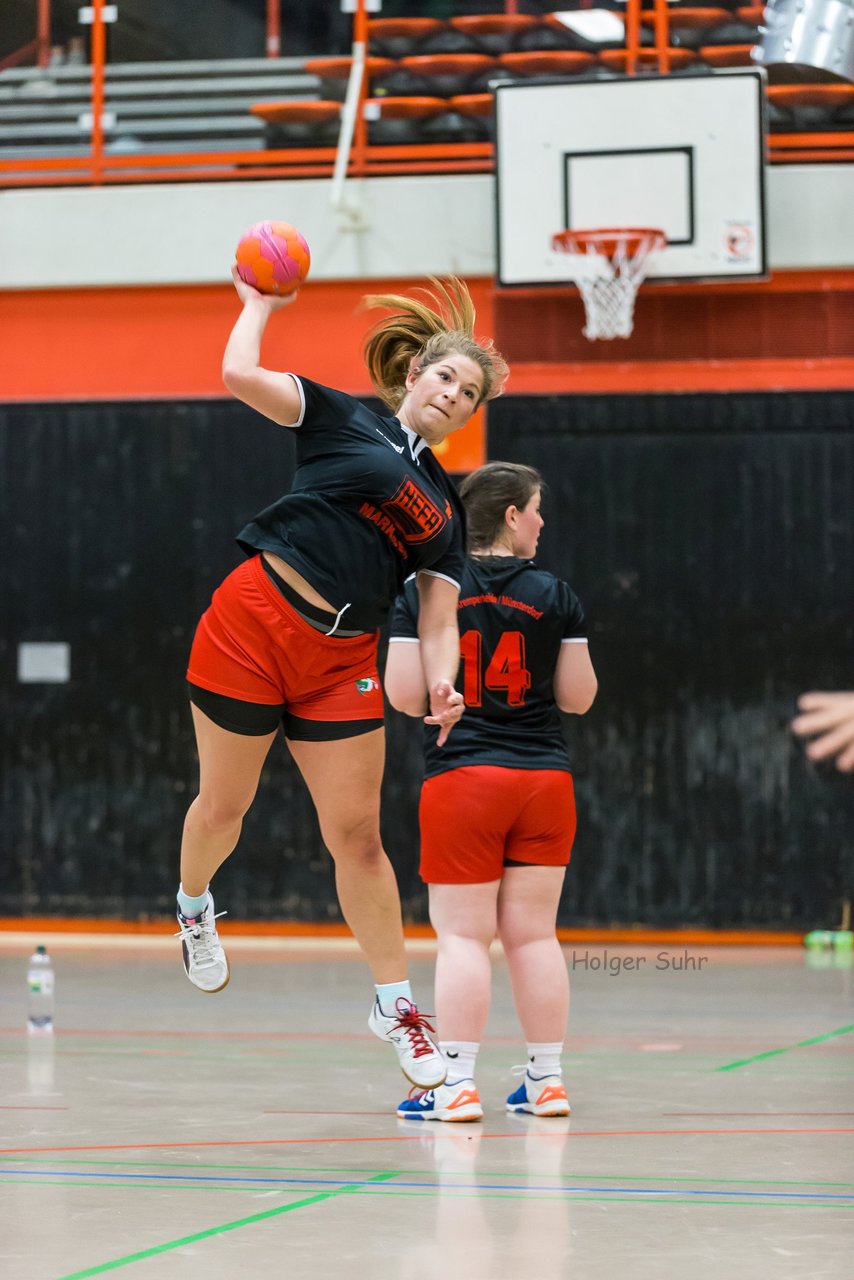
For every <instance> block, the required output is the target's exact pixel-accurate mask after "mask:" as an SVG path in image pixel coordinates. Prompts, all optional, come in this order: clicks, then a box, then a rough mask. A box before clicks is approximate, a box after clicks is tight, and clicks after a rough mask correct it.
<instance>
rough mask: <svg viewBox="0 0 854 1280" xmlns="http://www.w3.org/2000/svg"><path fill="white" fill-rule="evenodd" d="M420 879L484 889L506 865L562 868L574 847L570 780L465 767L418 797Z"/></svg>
mask: <svg viewBox="0 0 854 1280" xmlns="http://www.w3.org/2000/svg"><path fill="white" fill-rule="evenodd" d="M419 817H420V821H421V878H422V880H424V881H425V883H426V884H486V883H487V882H488V881H491V880H500V879H501V876H502V874H503V870H504V867H505V866H507V865H508V864H511V865H512V864H513V863H523V864H525V865H528V866H532V867H540V866H542V867H565V866H566V865H567V864H568V863H569V856H570V854H571V852H572V842H573V840H574V839H575V792H574V790H573V786H572V775H571V774H569V773H564V772H562V771H561V770H559V769H503V768H500V767H498V766H496V765H488V764H479V765H468V766H465V767H464V768H461V769H450V770H449V771H448V772H447V773H440V774H437V775H436V777H434V778H428V779H427V780H426V781H425V783H424V786H423V787H422V789H421V805H420V809H419Z"/></svg>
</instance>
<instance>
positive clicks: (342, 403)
mask: <svg viewBox="0 0 854 1280" xmlns="http://www.w3.org/2000/svg"><path fill="white" fill-rule="evenodd" d="M295 381H296V383H297V386H298V388H299V391H300V396H301V398H302V400H303V412H302V414H301V416H300V420H299V423H298V424H296V427H297V430H296V445H297V470H296V474H295V475H294V482H293V486H292V489H291V492H290V493H289V494H287V495H286V496H285V497H283V498H280V499H279V500H278V501H277V502H274V503H273V505H272V506H271V507H267V508H266V510H265V511H262V512H261V513H260V514H259V515H257V516H256V517H255V519H254V520H252V521H250V523H249V524H248V525H246V527H245V528H244V529H241V531H240V533H239V534H238V536H237V541H238V543H239V544H240V546H241V547H242V548H243V549H244V551H247V552H248V553H252V552H255V551H272V552H274V553H275V554H276V555H279V556H281V557H282V559H283V560H286V561H287V562H288V564H290V565H292V566H293V568H294V569H296V570H297V572H298V573H301V574H302V576H303V577H304V578H305V579H306V581H308V582H310V583H311V585H312V586H313V587H314V588H315V590H317V591H319V592H320V594H321V595H322V596H323V597H324V599H326V600H328V601H329V603H330V604H331V605H333V606H334V607H335V609H336V610H341V609H344V607H345V606H349V607H348V608H347V611H346V614H345V615H344V618H343V619H342V626H344V627H357V628H360V629H362V630H365V631H370V630H373V629H374V628H375V627H378V626H380V624H381V623H382V622H384V621H385V618H386V617H387V615H388V612H389V609H390V608H391V605H392V603H393V601H394V599H395V597H396V596H397V595H399V594H400V591H401V590H402V588H403V583H404V581H405V580H406V578H407V577H409V575H410V574H412V573H417V572H418V571H419V570H422V569H425V570H428V571H430V572H431V573H435V574H438V575H439V576H440V577H444V578H448V579H449V580H450V581H451V582H453V583H454V585H455V586H459V584H460V581H461V577H462V570H463V565H464V563H465V551H464V547H465V516H464V513H463V509H462V505H461V504H460V500H459V498H458V497H457V493H456V490H455V489H454V486H453V485H452V484H451V482H450V480H449V479H448V477H447V475H446V474H445V472H444V470H443V469H442V467H441V466H440V464H439V463H438V462H437V461H436V459H435V458H434V457H433V454H432V453H431V451H430V449H429V448H428V446H427V444H426V441H424V440H422V439H420V437H418V436H417V435H416V434H415V433H414V432H413V431H411V430H409V429H408V428H406V427H404V426H402V424H401V423H400V422H399V421H398V420H397V418H392V417H383V416H382V415H380V414H378V413H374V412H373V411H372V410H370V409H368V408H367V407H366V406H365V405H363V404H360V402H359V401H358V400H355V399H354V398H353V397H352V396H348V395H345V394H344V392H343V391H334V390H333V389H332V388H330V387H324V386H321V385H320V384H319V383H316V382H311V381H309V379H308V378H302V377H299V378H295Z"/></svg>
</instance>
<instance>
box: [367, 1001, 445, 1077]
mask: <svg viewBox="0 0 854 1280" xmlns="http://www.w3.org/2000/svg"><path fill="white" fill-rule="evenodd" d="M394 1008H395V1012H394V1014H393V1015H392V1016H391V1017H387V1016H386V1014H384V1013H383V1011H382V1009H381V1008H380V1002H379V1000H375V1001H374V1007H373V1009H371V1016H370V1017H369V1018H368V1026H369V1027H370V1029H371V1031H373V1033H374V1035H375V1036H379V1038H380V1040H388V1041H389V1042H390V1043H391V1044H393V1045H394V1047H395V1049H396V1050H397V1056H398V1060H399V1061H400V1069H401V1071H402V1072H403V1074H404V1075H405V1076H406V1078H407V1080H409V1081H411V1083H412V1084H415V1085H417V1086H418V1088H419V1089H434V1088H435V1087H436V1085H439V1084H442V1082H443V1081H444V1079H445V1076H446V1074H447V1067H446V1066H445V1059H444V1058H443V1057H442V1055H441V1053H440V1052H439V1050H438V1048H437V1047H436V1045H435V1044H434V1043H433V1041H432V1040H431V1039H430V1037H429V1035H428V1034H427V1032H428V1031H432V1032H434V1033H435V1028H434V1027H431V1025H430V1023H429V1022H428V1021H427V1019H426V1018H425V1017H424V1015H423V1014H421V1013H419V1012H418V1010H417V1008H416V1007H415V1005H414V1004H412V1003H411V1002H410V1001H409V1000H406V999H405V998H404V997H403V996H399V997H398V999H397V1000H396V1001H395V1006H394Z"/></svg>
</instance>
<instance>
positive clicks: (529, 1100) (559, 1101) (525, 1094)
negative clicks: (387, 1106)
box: [398, 1071, 570, 1116]
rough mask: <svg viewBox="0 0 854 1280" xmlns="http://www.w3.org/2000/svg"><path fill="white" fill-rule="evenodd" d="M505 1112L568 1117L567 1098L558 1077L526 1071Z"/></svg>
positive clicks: (508, 1100) (508, 1101)
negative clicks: (540, 1075) (537, 1077)
mask: <svg viewBox="0 0 854 1280" xmlns="http://www.w3.org/2000/svg"><path fill="white" fill-rule="evenodd" d="M507 1110H508V1111H527V1112H528V1113H529V1114H530V1115H532V1116H568V1115H569V1112H570V1107H569V1098H567V1096H566V1089H565V1088H564V1087H563V1081H562V1080H561V1078H560V1076H542V1077H541V1078H540V1079H539V1080H537V1079H536V1078H535V1077H533V1076H530V1075H528V1073H527V1071H526V1072H525V1079H524V1080H523V1081H522V1083H521V1084H520V1085H519V1088H518V1089H516V1090H515V1091H514V1092H513V1093H511V1094H510V1097H509V1098H508V1099H507ZM398 1114H400V1113H399V1112H398Z"/></svg>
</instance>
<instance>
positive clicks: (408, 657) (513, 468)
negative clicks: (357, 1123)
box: [385, 462, 597, 1120]
mask: <svg viewBox="0 0 854 1280" xmlns="http://www.w3.org/2000/svg"><path fill="white" fill-rule="evenodd" d="M541 487H542V478H541V477H540V475H539V473H538V472H537V471H535V470H534V468H532V467H526V466H521V465H518V464H515V463H505V462H492V463H488V464H487V465H486V466H485V467H481V468H480V470H478V471H475V472H474V473H473V474H472V475H470V476H469V477H467V479H466V480H464V481H463V483H462V485H461V487H460V496H461V497H462V499H463V504H464V506H465V510H466V517H467V521H468V542H469V556H468V559H467V563H466V567H465V569H464V571H463V581H462V586H461V590H460V599H459V605H458V613H459V624H460V651H461V657H462V663H461V670H460V675H459V677H458V680H457V688H458V689H460V690H461V691H462V692H463V694H464V697H465V703H466V712H465V715H464V716H463V718H462V720H461V721H460V723H459V724H458V725H457V727H456V729H455V730H454V733H453V735H452V737H451V738H450V739H449V740H448V742H447V743H446V744H445V746H443V747H442V748H441V749H439V747H438V745H437V734H436V733H435V731H432V730H430V729H427V730H426V731H425V781H424V785H423V788H422V792H421V806H420V825H421V875H422V878H423V879H424V880H425V881H426V883H427V884H428V886H429V897H430V919H431V922H432V924H433V927H434V928H435V930H436V934H437V937H438V943H439V949H438V955H437V960H436V1018H437V1027H438V1033H439V1047H440V1050H441V1052H442V1053H443V1055H444V1057H445V1060H446V1065H447V1076H446V1080H445V1083H444V1084H443V1085H441V1086H439V1087H437V1088H435V1089H431V1090H430V1091H429V1092H427V1093H425V1094H423V1095H422V1096H421V1097H418V1098H412V1099H407V1100H406V1101H405V1102H403V1103H401V1106H400V1108H399V1109H398V1115H399V1116H401V1117H402V1118H406V1119H419V1120H479V1119H481V1118H482V1116H483V1110H482V1107H481V1104H480V1098H479V1096H478V1092H477V1087H476V1085H475V1080H474V1073H475V1062H476V1058H477V1052H478V1048H479V1045H480V1040H481V1037H482V1034H483V1030H484V1027H485V1025H486V1018H487V1014H488V1011H489V1001H490V985H491V983H490V979H491V970H490V962H489V946H490V943H491V942H492V940H493V938H494V937H495V936H496V935H497V936H498V937H499V938H500V939H501V942H502V944H503V947H504V951H505V954H506V957H507V963H508V967H509V971H510V978H511V982H512V986H513V995H514V1000H515V1003H516V1009H517V1012H518V1015H519V1020H520V1022H521V1024H522V1028H523V1031H524V1033H525V1039H526V1041H527V1050H528V1064H527V1069H526V1072H525V1078H524V1080H523V1081H522V1083H521V1084H520V1086H519V1088H518V1089H516V1090H515V1092H513V1093H511V1095H510V1097H509V1098H508V1099H507V1106H508V1109H509V1110H511V1111H526V1112H531V1113H533V1114H535V1115H540V1116H556V1115H558V1116H559V1115H568V1114H569V1101H568V1099H567V1095H566V1089H565V1087H564V1085H563V1081H562V1074H561V1053H562V1050H563V1040H564V1036H565V1031H566V1022H567V1017H568V1014H569V979H568V975H567V970H566V964H565V961H564V958H563V953H562V952H561V949H560V945H559V943H558V941H557V937H556V934H555V923H556V919H557V908H558V902H559V900H560V894H561V889H562V886H563V880H564V875H565V871H566V867H567V864H568V863H569V858H570V853H571V850H572V843H573V839H574V836H575V799H574V793H573V785H572V774H571V765H570V760H569V755H568V753H567V749H566V745H565V743H564V739H563V734H562V732H561V724H560V717H559V714H558V710H561V711H565V712H576V713H578V714H582V713H583V712H585V711H587V710H588V709H589V707H590V706H591V704H592V702H593V699H594V697H595V694H596V687H597V686H596V676H595V673H594V671H593V666H592V663H591V661H590V656H589V652H588V646H587V634H586V626H585V620H584V614H583V611H582V608H581V605H580V603H579V601H578V599H577V597H576V596H575V595H574V593H573V592H572V591H571V590H570V588H569V587H568V586H567V584H566V583H565V582H562V581H561V580H560V579H558V578H556V577H554V575H553V574H551V573H547V572H545V571H543V570H541V569H538V568H537V567H536V565H534V564H533V563H532V560H531V557H533V555H534V553H535V551H536V547H537V541H538V538H539V534H540V530H541V529H542V527H543V519H542V516H541V515H540V492H541ZM419 648H420V645H419V640H418V596H417V592H416V590H415V587H414V583H412V582H409V583H408V584H407V587H406V590H405V593H404V595H403V597H402V598H401V600H400V601H399V602H398V605H397V607H396V610H395V614H394V618H393V622H392V628H391V636H390V644H389V656H388V663H387V666H386V675H385V687H386V693H387V694H388V697H389V699H390V700H391V703H392V705H393V706H395V707H397V708H398V710H400V711H405V712H407V713H408V714H410V715H419V716H420V715H423V713H424V706H425V701H426V693H427V690H426V686H425V684H424V679H423V675H422V674H421V672H422V666H421V659H420V653H419Z"/></svg>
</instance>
